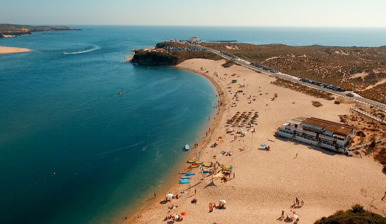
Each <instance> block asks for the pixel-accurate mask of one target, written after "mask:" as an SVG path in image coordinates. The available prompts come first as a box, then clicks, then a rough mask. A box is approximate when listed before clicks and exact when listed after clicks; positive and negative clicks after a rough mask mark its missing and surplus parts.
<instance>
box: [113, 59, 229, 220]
mask: <svg viewBox="0 0 386 224" xmlns="http://www.w3.org/2000/svg"><path fill="white" fill-rule="evenodd" d="M171 67H173V68H176V69H180V70H184V71H188V72H191V73H193V74H195V75H200V76H203V77H204V78H206V79H207V80H208V81H209V82H210V83H211V85H212V86H213V87H214V89H215V91H216V93H217V97H216V99H217V100H218V104H217V109H216V110H214V114H213V115H214V116H213V119H211V122H210V124H209V125H208V126H209V131H208V132H207V133H208V135H207V136H204V137H203V138H202V139H200V140H199V141H198V143H197V144H198V151H199V153H200V154H201V153H202V152H203V150H204V148H205V147H206V146H207V145H208V144H209V143H210V139H211V137H212V135H213V132H214V130H215V129H216V127H217V126H219V125H220V121H221V119H222V117H223V113H221V112H220V111H223V110H222V109H223V108H225V105H226V104H223V105H221V106H220V104H221V102H224V101H225V99H224V98H225V97H224V95H223V94H220V93H223V92H222V89H221V87H220V86H219V84H218V83H217V82H216V81H215V80H214V79H213V78H212V77H210V76H209V75H207V74H205V73H203V72H202V73H198V72H196V71H195V70H194V69H189V68H181V67H178V65H177V66H171ZM219 103H220V104H219ZM193 149H195V148H191V150H190V151H189V154H188V155H187V156H185V157H186V158H188V159H194V158H195V154H194V153H195V151H194V150H193ZM186 166H187V163H186V161H185V160H183V161H182V162H181V164H178V165H177V167H178V170H176V172H175V174H177V173H178V172H179V171H180V170H186ZM171 175H173V174H171ZM179 179H180V178H179V177H178V176H177V175H175V176H171V177H169V178H167V179H166V182H167V181H171V182H170V183H171V184H170V185H166V186H165V187H162V188H160V189H159V190H160V191H159V192H157V197H156V198H153V199H147V200H154V201H153V202H150V203H146V204H145V205H144V206H142V207H141V208H140V209H138V211H137V212H135V213H133V214H132V215H131V217H129V218H128V219H126V220H124V223H133V222H135V221H136V220H137V219H138V216H139V217H140V216H141V214H143V213H144V211H146V210H148V209H149V208H151V207H152V206H154V205H156V204H157V203H159V201H161V200H163V199H164V198H165V196H164V195H165V194H166V193H167V192H170V191H172V189H175V188H176V187H177V186H178V185H180V184H179V183H178V180H179ZM150 195H151V194H150V192H149V196H150ZM119 223H120V222H119Z"/></svg>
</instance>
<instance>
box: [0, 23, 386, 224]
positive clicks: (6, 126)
mask: <svg viewBox="0 0 386 224" xmlns="http://www.w3.org/2000/svg"><path fill="white" fill-rule="evenodd" d="M78 28H82V30H81V31H56V32H37V33H34V34H33V35H30V36H23V37H18V38H9V39H0V45H3V46H16V47H26V48H31V49H33V50H34V51H33V52H30V53H22V54H12V55H0V105H1V106H0V124H1V125H0V171H1V173H0V183H1V184H0V211H1V212H0V223H112V222H114V221H116V220H119V219H121V218H122V217H123V216H124V215H125V214H127V213H125V211H127V210H128V209H131V210H133V208H134V207H133V205H135V204H136V203H138V202H139V201H144V200H145V199H146V198H147V194H148V193H149V192H153V190H157V189H159V188H160V186H163V185H164V184H165V179H166V178H167V177H168V176H169V175H170V173H171V172H172V169H173V168H175V167H176V166H177V165H178V161H181V160H184V158H185V156H186V153H184V152H183V151H182V147H183V145H185V144H186V143H190V144H193V143H194V142H196V141H197V140H198V139H199V138H200V137H201V136H200V134H199V133H200V131H202V130H203V129H205V128H207V125H208V119H207V118H208V117H209V116H211V115H212V114H213V112H214V109H213V107H214V106H215V105H216V102H217V99H216V97H215V94H216V93H215V90H214V88H213V87H212V86H211V85H210V83H209V82H208V81H207V80H206V79H204V78H202V77H200V76H198V75H194V74H192V73H189V72H186V71H181V70H177V69H174V68H169V67H141V66H133V65H131V64H130V63H124V61H123V59H124V57H125V56H126V55H128V54H130V52H129V50H130V49H136V48H143V47H148V46H153V45H154V44H156V43H157V42H160V41H163V40H166V39H187V38H189V37H190V36H198V37H200V38H201V39H203V40H233V39H235V40H238V41H239V42H247V43H254V44H271V43H283V44H290V45H313V44H320V45H335V46H382V45H386V30H385V29H338V28H334V29H327V28H324V29H316V28H315V29H313V28H307V29H305V28H253V27H249V28H237V27H135V26H82V27H78ZM64 51H65V52H76V53H80V54H69V55H63V54H61V53H62V52H64ZM83 51H85V53H82V52H83ZM119 92H125V94H124V95H119V94H118V93H119Z"/></svg>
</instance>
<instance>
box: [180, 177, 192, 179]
mask: <svg viewBox="0 0 386 224" xmlns="http://www.w3.org/2000/svg"><path fill="white" fill-rule="evenodd" d="M181 179H190V176H183V177H181Z"/></svg>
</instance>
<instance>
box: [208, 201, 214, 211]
mask: <svg viewBox="0 0 386 224" xmlns="http://www.w3.org/2000/svg"><path fill="white" fill-rule="evenodd" d="M209 212H213V205H212V203H209Z"/></svg>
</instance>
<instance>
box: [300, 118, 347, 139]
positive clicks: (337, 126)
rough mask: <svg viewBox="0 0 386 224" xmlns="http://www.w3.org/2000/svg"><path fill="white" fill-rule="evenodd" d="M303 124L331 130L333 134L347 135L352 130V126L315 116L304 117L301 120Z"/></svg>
mask: <svg viewBox="0 0 386 224" xmlns="http://www.w3.org/2000/svg"><path fill="white" fill-rule="evenodd" d="M303 124H306V125H313V126H316V127H315V128H320V127H321V128H323V129H324V130H326V131H328V132H332V133H334V134H338V135H343V136H347V135H349V134H351V133H352V132H353V130H354V128H353V127H352V126H349V125H345V124H341V123H337V122H332V121H326V120H323V119H319V118H315V117H311V118H306V119H305V120H304V121H303Z"/></svg>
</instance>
